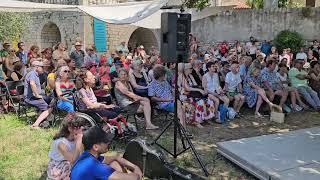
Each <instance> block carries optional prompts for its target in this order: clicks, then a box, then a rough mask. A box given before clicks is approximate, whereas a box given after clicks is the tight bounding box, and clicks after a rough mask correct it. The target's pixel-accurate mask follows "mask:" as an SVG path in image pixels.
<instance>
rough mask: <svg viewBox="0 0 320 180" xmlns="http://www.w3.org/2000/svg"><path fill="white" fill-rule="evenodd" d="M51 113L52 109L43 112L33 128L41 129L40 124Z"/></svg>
mask: <svg viewBox="0 0 320 180" xmlns="http://www.w3.org/2000/svg"><path fill="white" fill-rule="evenodd" d="M51 111H52V109H51V108H50V109H48V110H46V111H43V112H42V113H41V114H40V116H39V117H38V118H37V120H36V122H34V123H33V124H32V125H31V127H33V128H36V127H39V125H40V123H41V122H42V121H43V120H45V119H46V118H47V117H48V116H49V114H50V113H51Z"/></svg>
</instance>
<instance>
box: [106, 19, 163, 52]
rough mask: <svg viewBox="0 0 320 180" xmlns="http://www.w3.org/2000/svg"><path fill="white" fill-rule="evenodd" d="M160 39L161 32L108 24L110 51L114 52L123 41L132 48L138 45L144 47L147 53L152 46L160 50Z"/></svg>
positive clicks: (108, 46)
mask: <svg viewBox="0 0 320 180" xmlns="http://www.w3.org/2000/svg"><path fill="white" fill-rule="evenodd" d="M159 37H160V31H159V30H150V29H146V28H140V27H137V26H133V25H116V24H107V48H108V51H114V50H115V49H116V47H117V46H118V45H119V44H120V43H121V42H122V41H126V42H127V43H129V44H130V45H131V46H132V47H134V46H135V45H136V44H138V45H144V46H145V49H146V50H147V51H148V50H149V49H150V48H151V46H155V47H157V48H159V47H160V44H159V43H160V39H159Z"/></svg>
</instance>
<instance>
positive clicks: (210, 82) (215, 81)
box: [204, 72, 221, 93]
mask: <svg viewBox="0 0 320 180" xmlns="http://www.w3.org/2000/svg"><path fill="white" fill-rule="evenodd" d="M204 78H206V79H207V88H208V91H209V92H215V93H220V90H221V87H220V81H219V75H218V73H214V74H213V75H212V76H211V75H210V74H209V72H207V73H206V74H205V75H204Z"/></svg>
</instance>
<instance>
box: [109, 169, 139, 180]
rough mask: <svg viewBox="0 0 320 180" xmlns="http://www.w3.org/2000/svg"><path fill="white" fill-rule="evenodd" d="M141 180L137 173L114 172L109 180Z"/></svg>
mask: <svg viewBox="0 0 320 180" xmlns="http://www.w3.org/2000/svg"><path fill="white" fill-rule="evenodd" d="M123 179H125V180H140V179H141V177H140V176H139V175H138V174H136V173H130V174H127V173H122V172H117V171H115V172H113V173H112V175H111V176H109V178H108V180H123Z"/></svg>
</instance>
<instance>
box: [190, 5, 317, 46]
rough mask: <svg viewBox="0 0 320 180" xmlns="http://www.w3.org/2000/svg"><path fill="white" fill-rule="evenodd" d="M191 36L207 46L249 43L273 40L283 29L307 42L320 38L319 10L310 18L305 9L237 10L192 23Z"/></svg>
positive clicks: (313, 9)
mask: <svg viewBox="0 0 320 180" xmlns="http://www.w3.org/2000/svg"><path fill="white" fill-rule="evenodd" d="M191 27H192V28H191V29H192V30H191V31H192V33H193V34H194V35H195V36H196V37H197V38H198V40H199V41H202V42H205V43H212V42H217V41H218V42H221V41H223V40H227V41H234V40H240V41H246V40H248V39H249V37H250V36H253V37H255V38H257V39H259V40H272V39H274V37H275V36H276V35H277V34H278V33H279V32H280V31H282V30H286V29H289V30H292V31H297V32H299V33H301V34H302V35H303V37H304V39H306V40H307V41H310V40H312V39H320V33H319V32H320V8H312V13H311V16H310V17H304V16H303V14H302V9H271V10H251V9H249V10H237V11H231V12H230V15H226V13H220V14H218V15H216V16H210V17H207V18H204V19H200V20H197V21H194V22H192V26H191Z"/></svg>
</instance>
